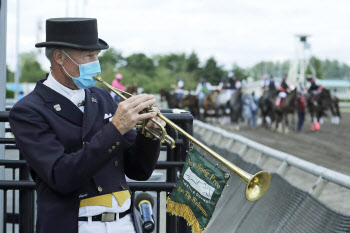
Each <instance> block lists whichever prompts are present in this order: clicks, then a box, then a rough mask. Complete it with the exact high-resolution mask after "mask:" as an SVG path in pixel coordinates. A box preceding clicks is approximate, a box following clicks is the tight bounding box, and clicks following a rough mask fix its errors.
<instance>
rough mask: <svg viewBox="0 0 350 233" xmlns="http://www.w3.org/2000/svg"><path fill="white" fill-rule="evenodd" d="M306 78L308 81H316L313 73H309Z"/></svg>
mask: <svg viewBox="0 0 350 233" xmlns="http://www.w3.org/2000/svg"><path fill="white" fill-rule="evenodd" d="M306 80H307V81H308V82H310V83H311V82H313V81H314V78H313V77H312V75H311V74H309V75H308V76H307V78H306Z"/></svg>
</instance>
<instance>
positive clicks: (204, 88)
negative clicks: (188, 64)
mask: <svg viewBox="0 0 350 233" xmlns="http://www.w3.org/2000/svg"><path fill="white" fill-rule="evenodd" d="M212 89H213V87H212V85H211V84H210V83H209V82H207V81H206V79H205V78H201V79H200V82H199V83H198V85H197V88H196V92H195V95H197V96H198V107H199V108H201V106H202V103H203V99H204V97H206V96H207V95H208V94H209V93H210V92H211V91H212Z"/></svg>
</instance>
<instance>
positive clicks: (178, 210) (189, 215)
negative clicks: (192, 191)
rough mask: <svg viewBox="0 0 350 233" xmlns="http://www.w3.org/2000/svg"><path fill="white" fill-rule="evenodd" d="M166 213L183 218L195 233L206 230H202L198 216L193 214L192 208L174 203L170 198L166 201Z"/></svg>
mask: <svg viewBox="0 0 350 233" xmlns="http://www.w3.org/2000/svg"><path fill="white" fill-rule="evenodd" d="M166 204H167V208H166V211H167V212H169V213H170V214H171V215H176V216H180V217H183V218H184V219H186V221H187V225H188V226H191V227H192V232H193V233H201V232H202V231H203V230H204V229H205V228H202V229H201V228H200V227H199V223H198V221H197V219H196V216H195V215H194V214H193V212H192V210H191V208H190V207H188V206H187V205H185V204H181V203H177V202H173V201H172V200H171V199H170V197H168V198H167V200H166Z"/></svg>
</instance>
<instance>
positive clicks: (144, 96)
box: [128, 94, 155, 111]
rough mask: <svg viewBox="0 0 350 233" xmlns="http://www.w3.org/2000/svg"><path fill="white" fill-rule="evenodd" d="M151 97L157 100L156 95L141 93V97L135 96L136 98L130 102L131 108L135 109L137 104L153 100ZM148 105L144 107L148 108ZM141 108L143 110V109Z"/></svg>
mask: <svg viewBox="0 0 350 233" xmlns="http://www.w3.org/2000/svg"><path fill="white" fill-rule="evenodd" d="M151 99H154V100H155V98H154V96H152V95H147V94H141V95H140V97H139V98H135V99H133V100H132V101H130V102H128V106H129V108H130V109H133V108H135V107H136V106H139V105H140V104H141V103H144V102H146V101H148V100H151ZM146 107H147V106H146ZM146 107H144V108H146ZM141 110H142V109H141ZM141 110H140V111H141Z"/></svg>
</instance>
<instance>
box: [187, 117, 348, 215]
mask: <svg viewBox="0 0 350 233" xmlns="http://www.w3.org/2000/svg"><path fill="white" fill-rule="evenodd" d="M193 131H194V132H195V134H196V135H198V136H200V137H201V138H202V140H204V141H205V143H207V144H209V145H215V146H216V147H219V148H222V149H227V150H228V151H231V152H236V153H238V154H239V155H240V156H241V157H243V158H244V160H246V161H248V162H252V163H255V164H256V165H258V166H260V167H262V168H263V169H264V170H267V171H270V172H276V173H278V174H279V175H281V176H283V177H285V179H286V180H288V181H289V182H290V183H291V184H293V185H295V186H296V187H298V188H301V189H303V190H306V191H308V192H309V193H310V194H312V195H313V196H314V197H316V198H318V199H319V200H320V201H322V202H323V203H325V204H326V205H328V206H329V207H330V208H332V209H335V210H336V211H339V212H341V213H344V214H347V215H350V201H349V197H350V176H347V175H344V174H342V173H339V172H336V171H333V170H331V169H328V168H325V167H322V166H319V165H316V164H314V163H311V162H308V161H305V160H302V159H299V158H297V157H296V156H294V155H291V154H288V153H285V152H281V151H278V150H275V149H273V148H270V147H267V146H265V145H262V144H260V143H257V142H255V141H252V140H250V139H247V138H245V137H243V136H240V135H237V134H234V133H231V132H228V131H225V130H223V129H221V128H218V127H214V126H212V125H209V124H206V123H203V122H201V121H197V120H195V121H194V124H193ZM196 135H195V136H196Z"/></svg>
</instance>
